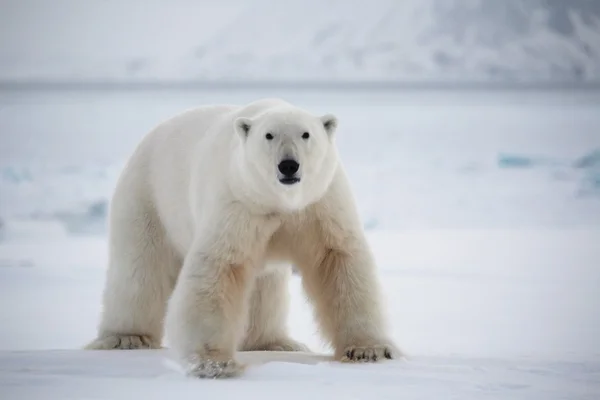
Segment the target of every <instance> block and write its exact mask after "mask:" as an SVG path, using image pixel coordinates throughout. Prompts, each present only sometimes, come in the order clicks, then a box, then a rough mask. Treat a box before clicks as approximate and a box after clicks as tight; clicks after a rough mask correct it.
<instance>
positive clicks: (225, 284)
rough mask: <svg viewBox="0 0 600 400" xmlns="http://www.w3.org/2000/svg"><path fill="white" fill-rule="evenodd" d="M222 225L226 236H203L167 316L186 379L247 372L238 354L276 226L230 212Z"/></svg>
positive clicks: (188, 260)
mask: <svg viewBox="0 0 600 400" xmlns="http://www.w3.org/2000/svg"><path fill="white" fill-rule="evenodd" d="M220 226H221V227H222V228H221V229H222V231H219V232H216V233H215V234H209V235H207V236H202V238H201V239H200V240H197V241H196V242H195V243H194V245H193V246H192V249H191V250H190V252H189V253H188V255H187V256H186V259H185V261H184V264H183V268H182V271H181V273H180V276H179V279H178V282H177V285H176V287H175V290H174V292H173V295H172V297H171V299H170V301H169V305H168V310H167V316H166V324H165V326H166V336H167V338H168V340H169V342H170V345H171V346H170V347H172V348H173V350H174V351H175V353H176V354H177V356H178V357H179V358H180V359H181V361H182V362H183V364H184V366H185V369H186V374H187V375H191V376H195V377H199V378H226V377H233V376H237V375H239V374H240V373H242V372H243V370H244V366H243V365H242V364H240V363H239V362H238V361H236V359H235V357H234V353H235V349H236V348H237V345H238V342H239V341H240V340H241V339H242V337H243V331H244V327H245V322H246V316H247V308H248V303H249V295H250V293H251V289H252V286H253V284H254V280H255V276H256V262H257V260H258V258H259V257H260V254H261V252H262V251H263V249H264V247H265V246H266V243H267V241H268V239H269V237H270V236H271V234H272V232H273V231H274V229H275V227H276V224H274V223H272V221H268V220H266V219H265V220H262V219H260V218H251V217H248V216H246V215H243V214H239V213H233V212H229V213H228V215H227V216H226V217H224V219H222V220H221V224H220ZM198 232H199V234H200V235H206V234H207V233H208V232H210V230H208V229H207V230H199V231H198ZM213 232H214V229H213Z"/></svg>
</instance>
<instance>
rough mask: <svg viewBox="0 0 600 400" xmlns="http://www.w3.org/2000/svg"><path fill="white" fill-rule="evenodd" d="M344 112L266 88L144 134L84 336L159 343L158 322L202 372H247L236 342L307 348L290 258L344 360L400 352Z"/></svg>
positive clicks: (108, 345)
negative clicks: (300, 337) (347, 159)
mask: <svg viewBox="0 0 600 400" xmlns="http://www.w3.org/2000/svg"><path fill="white" fill-rule="evenodd" d="M337 125H338V121H337V119H336V117H335V116H334V115H332V114H326V115H321V116H315V115H313V114H311V113H309V112H308V111H306V110H304V109H302V108H299V107H297V106H294V105H292V104H290V103H288V102H286V101H284V100H281V99H261V100H257V101H254V102H251V103H250V104H247V105H244V106H236V105H212V106H200V107H197V108H195V109H191V110H187V111H184V112H183V113H181V114H179V115H176V116H174V117H173V118H171V119H169V120H167V121H164V122H163V123H161V124H160V125H158V126H157V127H156V128H155V129H154V130H152V131H151V132H150V133H148V134H147V135H146V136H145V137H144V138H143V139H142V141H141V142H140V144H139V145H138V146H137V148H136V149H135V151H134V153H133V154H132V156H131V157H130V159H129V160H128V163H127V164H126V166H125V168H124V170H123V172H122V174H121V176H120V177H119V180H118V182H117V186H116V189H115V192H114V196H113V199H112V202H111V207H110V216H109V265H108V270H107V276H106V285H105V289H104V293H103V312H102V316H101V321H100V324H99V327H98V336H97V338H96V339H95V340H94V341H93V342H91V343H90V344H88V345H87V346H86V348H87V349H144V348H145V349H148V348H150V349H155V348H160V347H161V343H162V340H163V334H164V335H165V336H166V338H167V340H168V342H169V344H170V347H171V348H172V349H173V350H174V352H175V354H176V355H177V357H178V358H179V360H180V361H181V362H182V363H183V365H184V366H185V368H186V372H187V374H188V375H191V376H196V377H202V378H222V377H232V376H237V375H239V374H240V373H241V372H242V371H244V369H245V366H244V365H242V364H241V363H240V362H238V361H237V360H236V359H235V352H236V351H250V350H280V351H308V349H307V347H306V346H305V345H303V344H302V343H299V342H298V341H296V340H294V339H293V338H292V337H290V335H289V334H288V330H287V328H286V324H287V313H288V304H289V299H288V292H287V290H288V279H289V278H290V275H291V267H290V266H291V265H293V266H294V267H295V268H296V269H297V270H298V271H299V273H300V275H301V280H302V283H303V287H304V289H305V291H306V293H307V295H308V297H309V298H310V300H311V301H312V304H313V306H314V310H315V317H316V320H317V322H318V325H319V327H320V331H321V333H322V335H323V336H324V338H325V339H326V340H327V341H328V343H330V344H331V345H332V347H333V348H334V357H335V358H336V359H337V360H339V361H344V362H353V361H360V362H373V361H379V360H385V359H394V358H397V357H399V356H400V354H401V353H400V351H399V349H398V348H397V347H396V346H395V345H394V344H393V343H392V340H390V337H389V336H388V334H387V327H386V325H387V324H386V321H385V317H384V311H383V307H382V301H381V296H380V286H379V282H378V280H377V276H376V266H375V263H374V258H373V255H372V253H371V250H370V249H369V246H368V244H367V241H366V239H365V235H364V233H363V229H362V224H361V223H360V221H359V217H358V215H357V210H356V207H355V202H354V199H353V196H352V193H351V190H350V186H349V182H348V179H347V176H346V174H345V171H344V168H343V166H342V164H341V161H340V159H339V156H338V153H337V149H336V146H335V133H336V129H337ZM163 325H164V326H163Z"/></svg>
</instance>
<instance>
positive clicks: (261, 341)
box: [241, 267, 309, 351]
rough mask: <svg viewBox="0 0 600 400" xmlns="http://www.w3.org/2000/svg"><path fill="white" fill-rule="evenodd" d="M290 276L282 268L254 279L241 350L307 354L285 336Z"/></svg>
mask: <svg viewBox="0 0 600 400" xmlns="http://www.w3.org/2000/svg"><path fill="white" fill-rule="evenodd" d="M290 274H291V270H290V269H289V268H283V267H282V268H281V269H278V270H276V271H274V272H271V273H268V274H266V275H262V276H259V277H257V278H256V281H255V285H254V289H253V291H252V298H251V301H250V309H249V313H248V321H247V327H246V336H245V338H244V341H243V343H242V345H241V350H242V351H309V349H308V347H306V346H305V345H304V344H302V343H300V342H297V341H296V340H294V339H292V338H291V337H290V336H289V335H288V333H287V328H286V324H287V314H288V308H289V294H288V281H289V278H290Z"/></svg>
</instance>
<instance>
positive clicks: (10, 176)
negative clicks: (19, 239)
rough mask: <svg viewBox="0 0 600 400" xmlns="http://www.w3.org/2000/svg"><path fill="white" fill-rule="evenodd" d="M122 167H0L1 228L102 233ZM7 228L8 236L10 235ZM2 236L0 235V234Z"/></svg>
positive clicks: (17, 232)
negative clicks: (110, 200)
mask: <svg viewBox="0 0 600 400" xmlns="http://www.w3.org/2000/svg"><path fill="white" fill-rule="evenodd" d="M121 167H122V166H121V165H110V166H105V165H93V166H64V167H52V166H46V165H29V166H16V165H11V166H4V167H2V168H1V169H0V171H1V176H0V192H1V193H2V196H1V198H0V221H1V222H2V226H0V231H4V237H5V238H6V236H7V235H9V236H11V235H12V234H15V235H19V236H20V235H21V232H22V230H28V229H31V228H32V225H31V223H32V222H39V225H40V226H41V225H44V226H45V228H42V229H43V232H46V230H47V229H51V230H52V231H54V232H58V231H59V229H58V228H57V227H56V222H59V223H60V225H62V228H63V229H64V230H65V231H66V232H68V233H73V234H81V233H104V232H105V223H106V215H107V211H108V199H109V198H110V195H111V193H112V191H113V188H114V184H115V183H116V179H117V176H118V173H119V171H120V168H121ZM11 232H12V234H11ZM0 238H1V236H0Z"/></svg>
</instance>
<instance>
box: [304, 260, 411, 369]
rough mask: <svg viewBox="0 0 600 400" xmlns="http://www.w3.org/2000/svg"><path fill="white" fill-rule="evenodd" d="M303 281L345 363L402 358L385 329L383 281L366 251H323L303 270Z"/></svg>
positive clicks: (319, 318)
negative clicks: (381, 299) (378, 276)
mask: <svg viewBox="0 0 600 400" xmlns="http://www.w3.org/2000/svg"><path fill="white" fill-rule="evenodd" d="M302 272H303V283H304V287H305V288H306V290H307V292H308V294H309V296H310V297H311V298H312V300H313V303H314V305H315V313H316V317H317V319H318V321H319V324H320V327H321V331H322V333H323V334H324V335H325V336H326V337H327V339H329V340H330V342H331V343H332V345H333V347H334V349H335V358H336V359H337V360H340V361H343V362H375V361H380V360H385V359H395V358H399V357H400V356H401V352H400V350H399V349H398V348H397V347H396V346H395V344H394V343H393V342H392V340H391V339H390V338H389V336H388V334H387V332H386V324H385V321H384V315H383V309H382V304H381V301H380V295H379V284H378V282H377V280H376V276H375V268H374V264H373V262H372V260H371V259H370V256H369V254H368V252H364V251H363V250H361V249H359V248H357V249H355V250H354V253H349V252H346V251H345V250H340V249H332V248H329V249H324V250H323V252H322V253H321V254H320V257H319V260H318V261H317V262H316V263H314V264H312V265H311V266H310V267H309V268H304V270H303V271H302Z"/></svg>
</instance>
